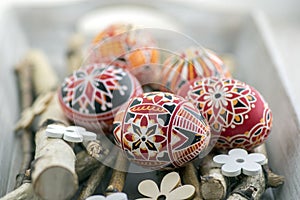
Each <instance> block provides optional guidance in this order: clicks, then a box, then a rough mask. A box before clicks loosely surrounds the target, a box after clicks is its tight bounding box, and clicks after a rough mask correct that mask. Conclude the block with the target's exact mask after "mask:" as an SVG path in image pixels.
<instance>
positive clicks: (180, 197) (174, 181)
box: [137, 172, 195, 200]
mask: <svg viewBox="0 0 300 200" xmlns="http://www.w3.org/2000/svg"><path fill="white" fill-rule="evenodd" d="M138 190H139V192H140V193H141V194H142V195H144V196H146V198H139V199H137V200H160V199H165V200H184V199H189V198H191V197H192V196H193V195H194V193H195V187H194V186H192V185H183V186H180V176H179V174H178V173H177V172H171V173H169V174H167V175H166V176H164V178H163V179H162V181H161V184H160V190H159V189H158V186H157V185H156V183H155V182H154V181H152V180H144V181H142V182H141V183H140V184H139V186H138Z"/></svg>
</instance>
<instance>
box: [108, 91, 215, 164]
mask: <svg viewBox="0 0 300 200" xmlns="http://www.w3.org/2000/svg"><path fill="white" fill-rule="evenodd" d="M114 137H115V140H116V143H117V144H118V145H119V146H120V147H121V149H122V150H123V152H124V153H125V154H126V156H127V157H128V159H129V160H130V161H132V162H134V163H136V164H138V165H141V166H144V167H148V168H151V169H158V168H167V167H180V166H182V165H184V164H185V163H187V162H189V161H191V160H192V159H194V158H195V157H197V156H198V155H199V154H200V153H201V152H203V151H204V150H205V149H206V148H207V146H208V143H209V140H210V128H209V125H208V124H207V122H206V120H205V119H204V118H203V116H202V115H201V113H200V112H199V111H198V110H197V109H196V108H195V107H194V106H193V105H192V104H191V103H190V102H189V101H187V100H185V99H184V98H182V97H179V96H176V95H174V94H171V93H164V92H150V93H144V94H141V95H139V96H136V97H134V98H132V99H131V100H130V101H129V102H128V103H127V104H126V105H124V106H123V108H121V109H120V110H119V112H118V113H117V115H116V117H115V121H114Z"/></svg>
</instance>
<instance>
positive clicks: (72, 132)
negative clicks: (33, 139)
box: [46, 124, 97, 143]
mask: <svg viewBox="0 0 300 200" xmlns="http://www.w3.org/2000/svg"><path fill="white" fill-rule="evenodd" d="M46 136H47V137H48V138H63V139H64V140H65V141H68V142H76V143H77V142H83V141H89V140H96V138H97V135H96V134H95V133H93V132H89V131H86V129H85V128H83V127H80V126H68V127H65V126H61V125H57V124H50V125H48V126H47V128H46Z"/></svg>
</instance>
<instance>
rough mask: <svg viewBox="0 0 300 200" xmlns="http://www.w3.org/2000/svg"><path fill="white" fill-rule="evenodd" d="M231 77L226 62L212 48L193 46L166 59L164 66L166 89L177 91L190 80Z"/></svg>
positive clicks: (163, 74)
mask: <svg viewBox="0 0 300 200" xmlns="http://www.w3.org/2000/svg"><path fill="white" fill-rule="evenodd" d="M212 76H215V77H230V73H229V70H228V68H227V67H226V66H225V64H224V62H223V61H222V60H221V59H220V58H219V57H218V56H217V55H216V54H215V53H214V52H212V51H211V50H208V49H202V48H200V47H198V48H196V47H191V48H188V49H186V50H185V51H184V52H181V53H180V55H172V56H170V57H169V58H167V59H166V61H165V62H164V64H163V68H162V76H161V78H162V80H161V83H162V86H163V87H164V90H169V91H172V92H173V93H177V91H178V90H179V88H180V87H181V86H182V85H184V84H185V83H186V82H188V81H192V80H194V79H197V78H204V77H212Z"/></svg>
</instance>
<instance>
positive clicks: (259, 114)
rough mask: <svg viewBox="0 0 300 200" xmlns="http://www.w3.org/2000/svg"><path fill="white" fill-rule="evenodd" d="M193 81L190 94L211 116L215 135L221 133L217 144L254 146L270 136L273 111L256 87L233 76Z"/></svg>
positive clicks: (224, 147) (242, 146)
mask: <svg viewBox="0 0 300 200" xmlns="http://www.w3.org/2000/svg"><path fill="white" fill-rule="evenodd" d="M189 84H190V88H189V90H188V92H187V98H188V99H189V100H190V101H191V102H192V103H193V104H194V105H195V106H196V107H197V108H198V109H199V110H200V111H201V112H202V114H203V116H204V117H205V118H206V119H207V121H208V123H209V125H210V128H211V132H212V135H219V134H220V136H219V138H217V139H218V141H217V143H216V146H215V147H217V148H222V149H232V148H244V149H247V150H251V149H253V148H254V147H256V146H258V145H260V144H262V143H263V142H264V141H265V140H266V139H267V137H268V135H269V133H270V130H271V126H272V112H271V110H270V108H269V106H268V104H267V103H266V101H265V100H264V99H263V97H262V96H261V94H260V93H259V92H258V91H257V90H256V89H254V88H253V87H251V86H249V85H247V84H245V83H243V82H241V81H238V80H235V79H230V78H216V77H211V78H203V79H201V80H196V81H192V82H191V83H189ZM183 88H186V87H183ZM183 90H184V89H183ZM185 90H186V89H185ZM179 93H183V91H179Z"/></svg>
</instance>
